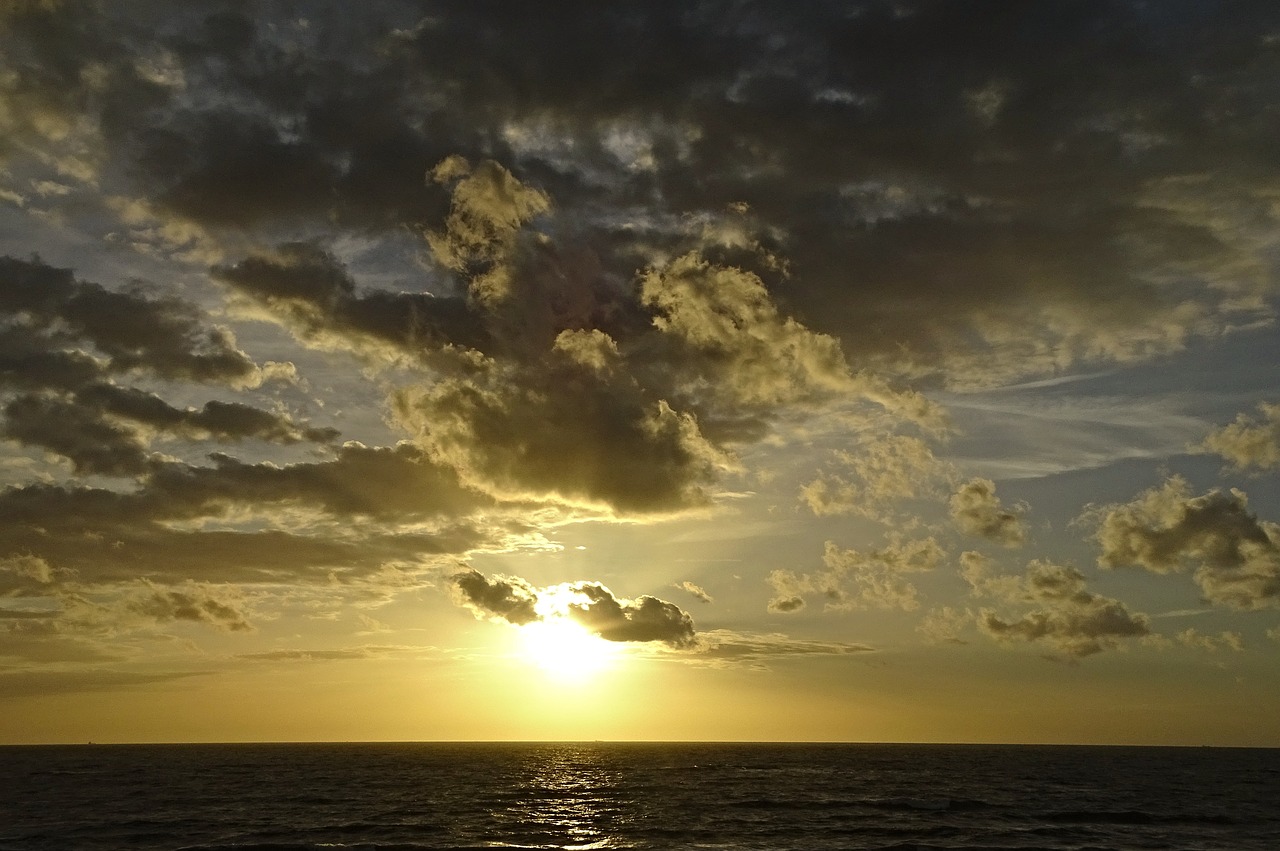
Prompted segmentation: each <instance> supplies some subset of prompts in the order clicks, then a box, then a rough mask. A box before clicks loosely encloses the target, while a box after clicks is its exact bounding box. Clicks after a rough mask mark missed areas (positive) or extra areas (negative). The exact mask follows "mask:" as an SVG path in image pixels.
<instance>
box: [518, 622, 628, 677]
mask: <svg viewBox="0 0 1280 851" xmlns="http://www.w3.org/2000/svg"><path fill="white" fill-rule="evenodd" d="M520 649H521V652H522V654H523V655H524V657H525V658H526V659H528V660H529V661H530V662H532V663H533V664H535V665H537V666H538V667H539V668H541V669H542V670H543V671H545V672H546V673H547V674H549V675H550V676H552V677H553V678H555V679H557V680H561V681H565V682H582V681H584V680H587V679H590V678H591V677H593V676H595V675H597V674H600V673H602V672H603V671H605V670H607V669H608V668H610V667H612V666H613V665H614V664H615V663H616V662H617V659H618V656H619V649H618V646H617V644H616V643H615V642H612V641H606V640H604V639H603V638H601V637H600V636H598V635H596V634H595V633H593V632H590V631H589V630H587V629H586V628H585V627H583V626H582V625H581V624H578V623H575V622H574V621H571V620H569V619H567V618H547V619H544V620H540V621H535V622H533V623H529V624H525V625H524V626H522V627H520Z"/></svg>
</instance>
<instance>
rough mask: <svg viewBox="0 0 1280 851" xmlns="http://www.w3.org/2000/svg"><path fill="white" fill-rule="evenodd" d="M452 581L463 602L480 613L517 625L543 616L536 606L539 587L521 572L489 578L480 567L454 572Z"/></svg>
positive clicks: (531, 621)
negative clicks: (517, 574) (522, 576)
mask: <svg viewBox="0 0 1280 851" xmlns="http://www.w3.org/2000/svg"><path fill="white" fill-rule="evenodd" d="M451 581H452V582H453V587H454V590H455V591H456V592H457V594H458V597H459V600H460V601H461V602H462V604H463V605H465V606H467V607H468V608H470V609H471V610H472V611H473V612H475V613H476V614H477V615H482V616H484V617H492V618H497V619H499V620H504V621H506V622H507V623H512V624H515V625H516V626H523V625H524V624H527V623H533V622H534V621H537V620H541V619H542V616H541V615H540V614H539V613H538V611H537V609H536V608H535V607H536V605H537V602H538V590H537V589H536V588H534V587H533V586H532V585H530V584H529V583H528V582H526V581H525V580H523V579H521V578H520V577H518V576H495V577H493V578H492V579H490V578H489V577H487V576H485V575H484V574H483V573H481V572H480V571H478V570H466V571H462V572H459V573H455V574H454V575H453V576H452V577H451Z"/></svg>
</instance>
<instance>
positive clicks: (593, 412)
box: [395, 360, 731, 513]
mask: <svg viewBox="0 0 1280 851" xmlns="http://www.w3.org/2000/svg"><path fill="white" fill-rule="evenodd" d="M395 410H396V415H397V417H398V419H399V421H400V422H401V423H403V424H405V425H406V426H407V427H410V428H412V429H413V430H414V431H415V432H416V433H417V434H418V435H419V440H420V441H421V442H422V443H423V444H424V445H425V446H427V447H428V448H429V449H430V451H431V453H432V455H433V456H434V457H436V458H439V459H441V460H443V461H444V462H445V463H447V464H449V465H450V466H452V467H454V468H455V469H457V470H458V471H459V474H460V475H461V476H462V477H463V479H464V481H466V482H467V483H468V484H469V485H471V486H473V487H476V488H479V489H481V490H484V491H486V492H489V493H493V494H494V495H495V496H498V497H500V498H505V499H537V500H557V499H559V500H565V501H568V502H573V503H578V504H585V505H593V504H594V505H604V506H609V507H612V508H614V509H616V510H619V511H622V512H634V513H653V512H673V511H678V510H681V509H687V508H691V507H697V506H702V505H706V504H708V503H709V501H710V498H711V493H712V488H711V486H712V484H713V483H714V482H715V481H716V479H717V477H718V475H719V474H720V473H721V472H723V471H725V470H727V469H728V468H729V467H730V466H731V461H730V460H729V458H728V456H726V454H725V453H724V452H723V451H721V450H720V449H718V448H717V447H716V446H715V445H713V444H712V443H711V442H710V441H709V440H707V438H706V437H705V436H704V435H703V434H702V433H701V431H700V430H699V427H698V422H697V420H696V419H695V418H694V417H692V416H691V415H689V414H686V413H681V412H679V411H677V410H675V409H673V408H672V407H671V406H670V405H668V404H667V403H666V402H665V401H662V400H656V401H651V400H649V399H646V394H645V393H644V392H643V390H642V389H641V388H640V387H638V386H636V385H635V384H633V383H631V382H630V381H628V380H626V379H613V378H610V377H601V376H600V375H598V374H597V373H595V372H593V371H591V370H589V369H584V368H583V367H581V366H580V365H578V364H576V363H571V362H568V361H567V360H566V361H561V362H559V363H557V362H555V361H554V360H551V362H550V363H548V365H547V366H546V368H545V369H544V370H541V371H524V372H522V373H516V374H514V375H507V374H505V373H504V372H503V371H501V370H498V369H495V370H492V371H490V373H489V374H488V375H487V376H486V377H485V378H484V379H483V380H482V381H464V380H447V381H442V382H440V383H438V384H436V385H434V386H433V387H431V388H422V389H415V390H404V391H401V392H400V393H399V394H397V396H396V398H395Z"/></svg>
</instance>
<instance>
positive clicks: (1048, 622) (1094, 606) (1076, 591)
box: [970, 560, 1151, 659]
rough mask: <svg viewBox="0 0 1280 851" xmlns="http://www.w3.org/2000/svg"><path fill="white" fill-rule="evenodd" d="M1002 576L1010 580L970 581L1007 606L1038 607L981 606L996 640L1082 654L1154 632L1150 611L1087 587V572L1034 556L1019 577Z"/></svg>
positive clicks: (984, 627) (981, 623) (981, 619)
mask: <svg viewBox="0 0 1280 851" xmlns="http://www.w3.org/2000/svg"><path fill="white" fill-rule="evenodd" d="M975 578H977V577H975ZM984 578H986V577H984ZM1000 579H1009V580H1011V581H1008V582H1002V581H998V580H997V581H996V582H995V584H990V583H983V582H977V583H976V584H974V580H973V579H970V582H971V584H973V587H974V590H975V591H976V592H979V593H985V594H988V595H994V596H995V598H996V599H997V600H998V601H999V602H1001V603H1003V604H1004V608H1009V607H1012V606H1017V605H1019V604H1032V605H1034V606H1035V608H1033V609H1030V610H1026V611H1022V612H1021V613H1019V614H1015V615H1013V616H1008V615H1003V614H1001V613H1000V612H999V611H997V610H996V609H991V608H984V609H982V610H981V611H980V612H979V614H978V618H977V623H978V628H979V629H980V630H981V631H982V632H984V633H986V634H987V635H988V636H990V637H992V638H994V639H996V640H998V641H1001V642H1006V643H1007V642H1011V641H1026V642H1036V641H1039V642H1043V643H1045V644H1048V645H1049V646H1050V647H1051V648H1053V650H1054V651H1056V652H1058V653H1062V654H1063V655H1065V656H1067V657H1068V658H1073V659H1078V658H1083V657H1085V656H1092V655H1094V654H1096V653H1101V652H1103V651H1104V650H1111V649H1114V648H1116V647H1118V646H1120V641H1121V640H1123V639H1126V638H1135V637H1141V636H1145V635H1148V634H1150V632H1151V621H1150V618H1149V617H1148V616H1147V615H1144V614H1141V613H1135V612H1131V611H1129V609H1128V608H1127V607H1126V606H1125V605H1124V604H1123V603H1121V602H1120V601H1119V600H1113V599H1111V598H1110V597H1103V596H1102V595H1100V594H1095V593H1093V592H1091V591H1088V590H1086V588H1085V577H1084V574H1082V573H1081V572H1080V571H1079V570H1077V569H1075V568H1074V567H1069V566H1062V565H1057V564H1053V563H1052V562H1047V561H1040V560H1035V561H1032V562H1030V563H1029V564H1028V565H1027V569H1026V571H1025V573H1023V574H1022V575H1021V576H1016V577H1000Z"/></svg>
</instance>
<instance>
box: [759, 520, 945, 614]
mask: <svg viewBox="0 0 1280 851" xmlns="http://www.w3.org/2000/svg"><path fill="white" fill-rule="evenodd" d="M945 555H946V554H945V552H944V551H943V550H942V548H941V547H940V546H939V545H938V542H937V541H935V540H934V539H933V538H931V537H930V538H920V539H916V540H906V541H903V540H898V539H895V540H893V541H891V542H890V544H889V545H888V546H886V547H885V548H883V549H880V550H871V551H869V552H859V551H858V550H842V549H840V548H839V547H838V546H837V545H836V544H835V542H834V541H827V543H826V548H825V551H824V552H823V556H822V561H823V564H824V565H825V568H826V569H825V570H823V571H822V572H819V573H803V574H801V573H796V572H795V571H792V570H775V571H773V572H771V573H770V574H769V576H768V577H767V582H768V583H769V585H770V586H771V587H772V588H773V592H774V596H773V597H772V598H771V599H770V600H769V603H768V605H767V608H768V610H769V611H770V612H775V613H787V612H795V611H798V610H800V609H801V608H803V607H804V606H805V603H806V601H805V596H804V595H806V594H809V595H815V594H816V595H819V596H821V597H822V598H824V599H825V600H826V601H827V602H826V606H825V608H827V609H834V610H850V609H863V608H873V607H874V608H881V609H903V610H907V611H910V610H912V609H915V608H918V607H919V605H920V603H919V600H918V592H917V590H916V587H915V585H914V584H912V582H911V581H910V580H909V579H907V575H908V574H911V573H920V572H924V571H929V570H933V569H934V568H935V567H936V566H937V565H938V563H939V562H940V561H941V560H942V559H943V558H944V557H945Z"/></svg>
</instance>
